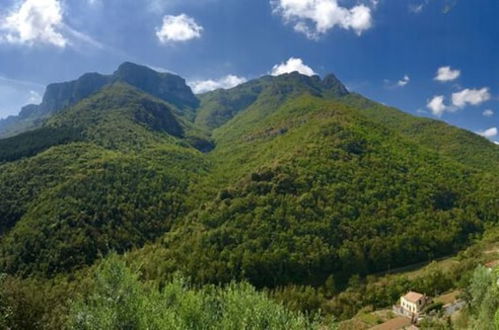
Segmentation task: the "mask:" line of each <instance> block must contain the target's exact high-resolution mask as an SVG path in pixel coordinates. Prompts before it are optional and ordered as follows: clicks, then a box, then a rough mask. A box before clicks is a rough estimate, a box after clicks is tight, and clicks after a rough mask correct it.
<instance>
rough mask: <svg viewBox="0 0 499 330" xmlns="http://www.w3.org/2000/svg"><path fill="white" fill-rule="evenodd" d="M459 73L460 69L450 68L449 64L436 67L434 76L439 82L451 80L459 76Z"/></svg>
mask: <svg viewBox="0 0 499 330" xmlns="http://www.w3.org/2000/svg"><path fill="white" fill-rule="evenodd" d="M460 75H461V71H460V70H457V69H456V70H453V69H451V67H450V66H443V67H441V68H439V69H438V71H437V75H436V76H435V80H437V81H441V82H446V81H452V80H456V79H457V78H459V76H460Z"/></svg>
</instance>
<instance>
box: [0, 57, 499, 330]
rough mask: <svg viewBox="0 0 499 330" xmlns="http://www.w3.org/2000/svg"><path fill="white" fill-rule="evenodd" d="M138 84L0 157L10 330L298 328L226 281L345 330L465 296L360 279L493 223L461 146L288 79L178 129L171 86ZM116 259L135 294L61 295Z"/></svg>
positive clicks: (482, 167)
mask: <svg viewBox="0 0 499 330" xmlns="http://www.w3.org/2000/svg"><path fill="white" fill-rule="evenodd" d="M139 69H140V70H139ZM137 70H138V71H140V72H138V71H137ZM142 70H143V68H137V67H136V66H133V65H129V64H127V65H125V66H124V67H123V68H122V70H119V71H121V74H122V75H117V76H119V77H120V79H121V80H120V79H117V81H125V82H126V83H128V84H132V85H133V86H134V87H131V86H130V85H127V84H123V83H116V84H113V85H110V86H107V87H106V88H104V89H101V90H100V91H98V92H97V93H95V94H93V95H91V96H90V97H86V98H84V99H83V100H80V102H79V103H78V104H76V105H74V106H71V107H69V108H66V109H64V110H62V111H58V113H57V114H56V115H54V116H52V117H51V118H50V119H48V120H47V121H45V122H44V126H43V128H42V129H40V130H38V131H34V132H30V133H26V134H25V135H22V136H19V137H16V138H12V139H9V140H4V141H0V146H1V145H2V143H4V145H5V146H7V147H6V148H5V149H3V150H2V151H0V155H2V154H3V155H5V154H6V155H7V156H5V157H6V158H5V160H14V161H7V162H5V163H4V164H1V165H0V268H1V269H2V271H5V272H7V273H8V274H9V275H10V276H9V277H8V279H7V280H6V284H5V285H4V286H5V287H6V288H7V291H5V292H7V296H8V297H7V300H8V306H9V308H10V309H11V311H12V315H14V321H12V318H11V319H10V320H9V322H11V324H15V325H17V326H12V325H9V326H11V327H14V328H16V327H18V328H19V327H20V328H23V327H30V326H31V327H35V328H43V327H48V328H50V327H52V328H60V327H61V324H63V323H65V321H66V320H65V317H66V316H67V303H66V301H67V300H68V299H74V298H75V297H76V298H78V296H80V297H79V298H78V299H76V300H77V302H76V303H75V304H74V305H73V307H72V308H73V309H72V313H71V322H72V325H73V326H75V327H81V328H92V327H100V328H113V327H114V328H127V327H129V328H144V327H146V326H145V325H146V324H147V326H148V327H152V328H158V329H159V328H169V327H170V328H175V327H177V328H178V327H180V328H182V327H184V328H196V327H198V328H200V327H201V328H203V327H202V326H201V324H211V325H212V326H211V327H212V328H214V327H222V328H224V327H225V328H240V327H246V328H271V326H270V325H274V324H275V325H276V327H278V328H279V327H281V328H287V327H291V328H292V327H297V328H300V327H304V326H305V327H306V326H310V327H313V326H315V325H316V323H310V322H309V321H308V320H307V319H306V318H305V317H304V316H303V315H302V314H292V313H290V312H289V311H288V310H287V309H284V308H283V307H282V306H280V305H277V304H276V303H275V302H272V301H270V300H268V299H267V298H266V297H265V296H264V295H263V294H261V293H256V292H255V289H253V288H252V287H251V286H250V285H249V284H241V285H237V284H234V281H240V282H243V283H244V282H246V281H247V282H249V283H250V284H251V285H253V286H255V287H257V288H258V289H261V288H265V292H268V293H269V295H270V296H271V297H273V299H275V300H277V301H279V302H282V303H283V304H285V305H286V307H287V308H289V309H291V310H295V311H303V312H307V313H308V312H311V311H316V310H319V309H320V310H321V311H322V312H323V313H327V314H332V313H334V314H335V315H337V316H339V317H341V318H347V317H351V316H352V315H354V314H355V313H357V312H358V311H359V310H360V309H361V308H363V307H365V306H368V305H370V306H373V307H385V306H389V305H391V304H392V303H393V302H394V301H395V300H396V299H397V298H398V297H399V296H400V295H401V294H402V293H403V292H405V291H407V290H409V289H414V290H418V291H422V292H427V293H429V294H437V293H439V292H443V291H445V290H448V289H450V288H451V287H452V286H455V285H456V283H458V282H459V283H460V282H464V281H465V280H466V278H465V276H464V275H463V276H461V274H467V270H468V269H469V266H470V264H464V265H460V266H459V267H456V268H455V269H453V272H454V273H452V272H444V271H440V270H439V269H433V268H432V266H430V267H429V268H428V271H427V272H426V273H425V274H424V275H422V276H419V277H417V278H415V279H413V278H411V279H409V278H406V277H403V276H400V277H395V278H390V281H388V282H386V283H382V285H380V284H379V283H378V282H377V281H376V280H375V279H373V278H372V277H371V276H369V275H370V274H373V273H379V272H385V271H389V270H391V269H393V268H396V267H399V266H405V265H410V264H414V263H419V262H426V261H430V260H433V259H435V258H437V257H439V256H444V255H448V254H451V253H454V252H456V251H458V250H459V249H462V248H463V247H465V246H466V245H467V244H469V243H470V242H472V240H473V238H475V237H476V236H477V235H479V234H480V233H482V232H483V231H484V230H485V228H487V227H491V226H494V225H495V224H496V223H497V221H498V220H499V209H498V207H499V194H498V191H499V189H498V188H499V179H498V178H497V175H496V172H495V171H494V170H495V169H497V166H496V164H497V161H498V160H499V149H498V148H497V147H496V146H494V145H493V144H491V143H489V142H487V141H485V140H484V139H482V138H480V137H477V136H476V135H474V134H471V133H466V132H464V131H462V130H458V129H455V128H452V127H450V126H448V125H446V124H443V123H440V122H436V121H430V120H427V119H418V118H413V117H411V116H409V115H406V114H402V113H400V112H398V111H396V110H395V109H391V108H387V107H384V106H381V105H377V104H375V103H373V102H370V101H368V100H366V99H363V98H361V97H360V96H358V95H353V94H348V92H347V91H346V89H345V88H344V86H343V85H342V84H341V83H340V82H339V81H338V80H337V79H336V78H335V77H334V76H329V77H326V78H325V79H323V80H321V79H320V78H319V77H305V76H302V75H299V74H297V73H294V74H289V75H283V76H280V77H264V78H262V79H260V80H257V81H254V82H250V83H247V84H244V85H242V86H239V87H237V88H234V89H231V90H228V91H215V92H213V93H208V94H205V95H202V96H200V98H201V102H202V104H201V107H200V108H199V109H197V113H196V114H195V113H194V110H193V108H192V107H194V106H195V105H196V103H197V100H196V99H195V98H193V95H192V94H191V93H190V91H188V90H186V88H185V86H184V85H185V84H183V82H182V81H181V79H180V80H179V79H174V81H173V80H172V81H170V82H171V83H173V85H174V86H173V85H172V86H173V87H175V88H173V89H163V88H159V87H158V85H157V84H155V83H154V84H151V81H150V80H148V79H146V78H147V77H148V76H149V75H150V74H151V72H149V71H148V72H145V73H144V72H142ZM135 75H137V77H135ZM154 76H155V78H154V79H156V78H158V79H159V78H161V79H160V80H162V78H165V79H166V78H168V76H166V75H165V76H157V75H154ZM135 78H137V79H135ZM170 78H171V77H170ZM113 82H116V81H113ZM139 85H140V86H139ZM84 87H85V88H84V91H88V90H89V89H87V88H86V87H88V86H84ZM90 87H92V86H90ZM177 87H178V88H177ZM144 91H147V92H148V93H150V94H151V95H149V94H146V93H144ZM165 91H167V94H168V93H170V94H171V93H174V94H175V93H177V94H178V95H175V97H174V98H172V99H171V100H170V99H168V98H167V97H166V96H165V95H166V94H164V93H163V94H162V92H165ZM175 91H177V92H175ZM153 95H154V96H153ZM158 97H159V99H158ZM165 99H166V100H165ZM66 101H67V100H66ZM169 101H170V102H171V103H170V102H169ZM191 101H192V102H191ZM186 102H187V103H186ZM67 128H71V129H70V130H71V132H78V136H77V138H75V137H76V134H75V136H73V135H72V133H71V134H69V133H68V132H69V131H65V130H66V129H67ZM73 130H74V131H73ZM50 132H52V133H54V134H49V133H50ZM65 133H68V134H66V135H69V136H70V137H67V136H66V135H65ZM35 139H36V141H34V140H35ZM74 140H78V142H76V141H74ZM26 141H34V143H32V144H30V145H29V146H28V145H26ZM30 143H31V142H30ZM196 149H198V150H200V151H203V152H205V154H202V153H200V152H199V151H198V150H196ZM129 250H134V252H133V253H132V254H131V255H129V256H126V257H125V259H126V260H128V261H129V262H131V263H132V264H134V265H135V264H136V263H135V262H132V261H130V258H132V259H135V261H136V262H140V263H141V270H142V273H141V274H140V279H141V280H146V281H148V282H145V283H144V282H141V281H139V274H138V273H136V272H132V271H130V269H128V268H126V267H125V266H124V265H123V264H120V262H121V261H119V260H117V258H118V257H116V256H113V257H111V258H110V259H109V260H108V261H105V262H104V263H103V264H102V265H101V266H99V269H98V271H97V274H96V275H95V278H92V279H91V280H90V281H91V282H92V284H91V285H90V286H91V288H90V289H89V288H87V287H85V286H84V285H83V286H82V287H78V288H75V284H72V283H75V282H78V281H79V280H80V279H81V278H80V277H77V278H76V279H75V278H72V279H71V277H72V276H75V274H76V272H83V273H84V272H85V269H87V268H85V266H89V265H92V264H94V263H95V262H96V261H97V260H98V259H100V258H101V257H103V258H104V259H105V256H106V255H107V254H108V253H109V251H117V252H118V253H123V252H126V251H129ZM176 272H181V273H182V274H183V275H184V276H186V277H188V278H191V279H192V281H193V283H195V284H196V285H203V284H209V285H219V284H222V285H224V284H226V285H227V286H226V287H224V288H220V287H214V286H206V287H202V288H195V287H193V286H190V285H188V284H186V282H185V281H182V280H180V279H178V278H172V274H174V273H176ZM78 274H80V275H78V276H81V277H82V278H85V279H87V280H88V277H86V276H85V275H84V274H83V275H81V274H82V273H78ZM44 277H48V279H46V278H45V279H44ZM149 281H150V282H149ZM37 290H38V291H37ZM477 290H478V289H477ZM477 290H475V291H476V292H478V291H479V290H478V291H477ZM472 291H473V290H472ZM34 292H37V294H34ZM45 297H49V298H50V299H49V300H50V302H49V303H47V305H44V304H43V303H42V301H43V298H45ZM477 297H478V296H477ZM480 299H482V298H480ZM483 299H485V298H483ZM489 305H490V304H489ZM49 306H50V307H49ZM248 306H250V307H251V308H248ZM480 306H482V305H481V304H480ZM476 308H477V309H479V308H481V307H476ZM29 310H31V311H32V313H31V315H32V316H28V315H29V314H30V313H29V312H28V311H29ZM50 310H53V311H54V312H51V311H50ZM267 311H270V312H268V313H267ZM477 315H478V314H477ZM494 315H495V310H493V311H492V310H490V311H489V312H487V313H486V317H487V320H489V321H490V322H491V320H493V318H494V317H495V316H494ZM480 317H481V316H480ZM484 317H485V316H484ZM477 318H478V316H477ZM23 320H25V321H23ZM12 322H14V323H12ZM19 325H21V326H19ZM208 328H209V327H208Z"/></svg>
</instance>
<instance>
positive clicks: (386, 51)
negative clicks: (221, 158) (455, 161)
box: [0, 0, 499, 141]
mask: <svg viewBox="0 0 499 330" xmlns="http://www.w3.org/2000/svg"><path fill="white" fill-rule="evenodd" d="M498 12H499V1H497V0H474V1H471V0H0V118H3V117H6V116H8V115H14V114H17V113H18V112H19V110H20V108H21V107H22V106H23V105H25V104H28V103H39V102H40V101H41V97H42V96H43V92H44V89H45V86H46V85H47V84H49V83H52V82H60V81H67V80H73V79H76V78H77V77H79V76H80V75H82V74H83V73H86V72H100V73H112V72H113V71H114V70H115V69H116V68H117V67H118V65H119V64H121V63H122V62H124V61H132V62H136V63H140V64H145V65H148V66H150V67H151V68H153V69H156V70H159V71H168V72H172V73H175V74H178V75H180V76H182V77H184V78H185V79H186V80H187V82H188V84H189V85H190V86H191V87H192V88H193V89H194V90H195V91H196V92H204V91H208V90H212V89H216V88H230V87H233V86H235V85H237V84H240V83H242V82H245V81H247V80H250V79H254V78H258V77H260V76H262V75H266V74H274V75H278V74H282V73H286V72H292V71H299V72H301V73H303V74H307V75H314V74H317V75H320V76H324V75H326V74H328V73H334V74H335V75H336V76H337V77H338V78H339V79H340V80H341V81H343V82H344V83H345V85H346V86H347V88H349V89H350V90H351V91H354V92H358V93H360V94H362V95H364V96H366V97H369V98H371V99H373V100H375V101H378V102H381V103H383V104H386V105H390V106H394V107H397V108H399V109H402V110H404V111H406V112H409V113H411V114H414V115H417V116H427V117H431V118H435V119H440V120H444V121H446V122H448V123H450V124H453V125H456V126H459V127H463V128H466V129H468V130H471V131H473V132H476V133H478V134H481V135H483V136H485V137H487V138H489V139H491V140H492V141H499V132H498V128H499V21H498V20H497V13H498Z"/></svg>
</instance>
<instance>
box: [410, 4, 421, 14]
mask: <svg viewBox="0 0 499 330" xmlns="http://www.w3.org/2000/svg"><path fill="white" fill-rule="evenodd" d="M424 6H425V4H424V3H421V4H419V5H415V4H411V5H409V11H410V12H411V13H414V14H419V13H421V12H423V8H424Z"/></svg>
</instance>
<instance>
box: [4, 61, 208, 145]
mask: <svg viewBox="0 0 499 330" xmlns="http://www.w3.org/2000/svg"><path fill="white" fill-rule="evenodd" d="M115 83H126V84H129V85H131V86H133V87H135V88H138V89H139V90H141V91H143V92H146V93H148V94H150V95H152V96H155V97H157V98H159V99H161V100H164V101H168V102H170V103H171V104H173V105H175V106H176V107H178V108H179V109H180V110H181V111H183V112H184V113H185V115H188V116H191V117H192V109H195V108H196V107H197V106H198V104H199V101H198V100H197V98H196V97H195V96H194V94H193V93H192V91H191V89H190V88H189V87H188V86H187V85H186V84H185V80H184V79H182V78H180V77H179V76H176V75H173V74H170V73H159V72H156V71H154V70H152V69H150V68H148V67H146V66H141V65H137V64H133V63H129V62H126V63H123V64H122V65H120V67H119V68H118V69H117V70H116V71H115V72H114V73H113V74H112V75H102V74H99V73H87V74H84V75H83V76H81V77H80V78H78V79H77V80H74V81H70V82H64V83H56V84H50V85H49V86H47V89H46V91H45V94H44V96H43V100H42V103H41V104H40V105H33V104H30V105H27V106H25V107H23V108H22V110H21V112H20V113H19V115H18V116H11V117H9V118H7V119H4V120H0V137H6V136H12V135H15V134H18V133H22V132H25V131H27V130H30V129H34V128H38V127H40V126H42V125H43V122H44V120H46V119H47V118H49V117H50V116H51V115H53V114H54V113H56V112H58V111H60V110H62V109H64V108H66V107H69V106H72V105H74V104H76V103H78V102H79V101H81V100H83V99H84V98H86V97H89V96H90V95H92V94H94V93H96V92H98V91H100V90H101V89H102V88H103V87H104V86H108V85H111V84H115Z"/></svg>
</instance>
